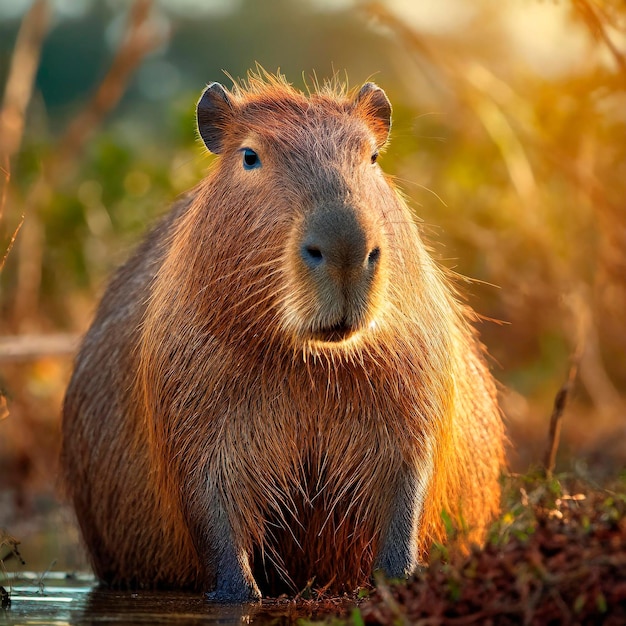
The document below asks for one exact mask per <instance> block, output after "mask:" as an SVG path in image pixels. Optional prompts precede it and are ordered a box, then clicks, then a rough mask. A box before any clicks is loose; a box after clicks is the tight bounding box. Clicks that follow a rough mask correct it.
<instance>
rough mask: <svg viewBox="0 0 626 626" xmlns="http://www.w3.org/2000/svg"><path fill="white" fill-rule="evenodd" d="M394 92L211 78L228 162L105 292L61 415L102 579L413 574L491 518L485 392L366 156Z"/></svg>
mask: <svg viewBox="0 0 626 626" xmlns="http://www.w3.org/2000/svg"><path fill="white" fill-rule="evenodd" d="M390 124H391V106H390V104H389V101H388V100H387V97H386V95H385V94H384V92H383V91H382V90H381V89H379V88H378V87H376V86H375V85H373V84H372V83H367V84H366V85H364V86H363V87H362V88H361V90H360V91H359V92H358V93H355V94H348V93H345V91H344V90H343V89H342V88H339V87H329V86H326V87H323V88H321V89H320V90H319V92H317V93H314V94H312V95H310V96H305V95H304V94H302V93H300V92H298V91H297V90H295V89H293V88H292V87H290V86H289V85H288V84H287V83H285V81H284V80H283V79H281V78H274V77H271V76H263V77H260V76H252V77H251V78H250V79H249V81H248V84H247V85H246V86H243V87H235V88H234V89H233V90H232V91H231V92H229V91H227V90H225V89H224V88H223V87H222V86H221V85H219V84H218V83H212V84H211V85H209V86H208V87H207V89H206V90H205V92H204V93H203V95H202V97H201V99H200V101H199V103H198V129H199V132H200V136H201V137H202V139H203V141H204V143H205V145H206V146H207V147H208V149H209V150H210V151H211V152H214V153H216V154H218V155H219V157H218V158H217V159H216V161H215V162H214V163H213V164H212V167H211V170H210V173H209V174H208V176H207V177H206V179H205V180H203V181H202V182H201V183H200V184H199V185H198V187H197V188H195V189H194V190H193V191H192V192H190V193H189V194H188V195H187V196H186V197H184V198H182V199H181V200H180V201H179V202H178V203H177V204H176V205H175V206H174V208H173V209H172V211H171V212H170V213H169V215H168V216H167V217H166V218H165V219H164V220H162V221H161V223H160V224H159V225H158V226H157V227H156V229H154V230H153V231H152V233H151V234H150V235H149V236H148V237H147V239H146V240H145V241H144V243H143V244H142V245H141V246H140V248H139V250H138V251H137V252H136V254H135V256H133V257H132V258H131V259H130V261H128V262H127V264H126V265H125V266H124V267H122V268H121V270H119V272H118V273H117V275H116V276H115V278H114V279H113V281H112V283H111V285H110V286H109V288H108V290H107V292H106V293H105V295H104V297H103V300H102V303H101V305H100V308H99V310H98V313H97V315H96V319H95V321H94V323H93V325H92V327H91V329H90V330H89V332H88V333H87V336H86V338H85V341H84V343H83V346H82V349H81V351H80V353H79V355H78V358H77V361H76V368H75V371H74V375H73V378H72V380H71V383H70V386H69V389H68V392H67V397H66V400H65V407H64V419H63V454H62V462H63V467H64V474H65V478H66V483H67V486H68V490H69V494H70V496H71V498H72V500H73V503H74V506H75V509H76V514H77V517H78V521H79V523H80V526H81V529H82V533H83V536H84V539H85V541H86V544H87V547H88V549H89V551H90V554H91V557H92V561H93V566H94V569H95V572H96V574H97V575H98V576H99V578H100V579H101V580H103V581H105V582H108V583H110V584H113V585H121V586H150V587H153V586H173V587H188V588H195V589H203V590H205V591H207V592H209V596H210V597H211V598H214V599H216V600H221V601H240V600H245V599H250V598H254V597H258V596H259V594H260V592H261V591H262V592H264V593H268V594H276V593H279V592H281V591H283V590H285V589H287V590H289V589H291V590H294V591H295V590H298V589H300V588H302V587H304V586H305V585H306V584H307V582H308V581H309V580H311V579H314V584H315V585H316V586H319V587H326V586H328V588H329V589H330V590H333V591H336V592H340V591H342V590H351V589H354V588H356V587H358V586H359V585H361V584H363V583H365V582H367V580H368V578H369V577H370V576H371V574H372V572H373V570H375V569H380V570H382V571H383V572H385V573H386V574H387V575H388V576H391V577H401V576H406V575H408V574H409V573H410V572H411V571H413V570H414V569H415V567H416V565H417V564H418V563H419V562H420V560H421V559H423V558H424V556H425V554H426V552H427V550H428V546H429V545H430V543H431V542H432V541H433V540H437V541H444V540H445V534H446V530H445V525H444V523H443V519H444V515H443V513H444V511H445V512H446V513H447V515H448V516H450V517H451V519H453V520H454V521H455V522H456V524H457V525H458V526H459V527H463V528H466V529H468V531H467V534H466V537H465V541H468V542H469V541H478V542H480V541H481V540H482V539H483V538H484V533H485V529H486V525H487V524H488V522H489V521H490V519H491V518H492V516H493V515H494V513H495V512H496V511H497V507H498V504H499V487H498V477H499V473H500V469H501V465H502V461H503V453H502V439H503V432H502V425H501V421H500V415H499V410H498V407H497V403H496V399H495V397H496V392H495V386H494V382H493V379H492V378H491V375H490V374H489V372H488V370H487V368H486V366H485V364H484V360H483V356H482V349H481V346H480V344H479V343H478V341H477V340H476V338H475V335H474V333H473V331H472V329H471V327H470V325H469V323H468V321H467V317H468V313H469V312H468V311H466V310H465V309H464V308H463V307H461V306H460V305H459V304H458V303H457V301H456V300H455V298H454V297H453V295H452V293H451V290H450V288H449V287H448V285H447V283H446V280H445V278H444V276H443V275H442V272H441V271H440V270H439V269H438V268H437V267H436V265H435V264H434V263H433V261H432V259H431V258H430V257H429V255H428V254H427V252H426V250H425V248H424V245H423V244H422V242H421V240H420V236H419V232H418V229H417V227H416V225H415V223H414V221H413V220H412V217H411V213H410V211H409V210H408V208H407V207H406V205H405V203H404V202H403V200H402V199H401V197H400V196H399V195H398V193H397V192H396V191H395V190H394V188H393V186H392V184H391V183H390V181H389V180H388V179H387V178H386V177H385V175H384V174H383V172H382V171H381V169H380V167H379V166H378V164H377V163H376V159H377V155H378V151H379V150H380V149H381V148H382V147H383V146H384V145H385V143H386V141H387V137H388V133H389V128H390Z"/></svg>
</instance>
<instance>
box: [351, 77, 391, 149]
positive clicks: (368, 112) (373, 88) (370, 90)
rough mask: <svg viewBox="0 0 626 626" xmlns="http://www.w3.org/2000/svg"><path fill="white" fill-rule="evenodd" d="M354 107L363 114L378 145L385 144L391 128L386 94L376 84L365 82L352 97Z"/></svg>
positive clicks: (389, 107) (389, 108) (389, 105)
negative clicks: (354, 96)
mask: <svg viewBox="0 0 626 626" xmlns="http://www.w3.org/2000/svg"><path fill="white" fill-rule="evenodd" d="M354 107H355V109H357V110H359V111H361V113H362V114H363V115H364V116H365V119H366V120H367V122H368V124H369V126H370V128H371V129H372V130H373V132H374V136H375V137H376V144H377V145H378V147H379V148H380V147H382V146H383V145H385V143H387V139H388V138H389V130H390V129H391V102H389V99H388V98H387V94H386V93H385V92H384V91H383V90H382V89H381V88H380V87H379V86H378V85H375V84H374V83H365V85H363V87H361V91H359V93H358V94H357V96H356V98H355V99H354Z"/></svg>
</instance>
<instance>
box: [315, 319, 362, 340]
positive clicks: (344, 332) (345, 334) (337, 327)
mask: <svg viewBox="0 0 626 626" xmlns="http://www.w3.org/2000/svg"><path fill="white" fill-rule="evenodd" d="M357 330H358V328H356V327H355V326H353V325H352V324H349V323H348V322H346V321H345V320H342V321H341V322H338V323H337V324H333V325H332V326H327V327H325V328H319V329H317V330H316V331H315V332H314V333H313V338H314V339H316V340H317V341H324V342H326V343H339V342H341V341H345V340H346V339H348V338H349V337H351V336H352V335H353V334H354V333H355V332H357Z"/></svg>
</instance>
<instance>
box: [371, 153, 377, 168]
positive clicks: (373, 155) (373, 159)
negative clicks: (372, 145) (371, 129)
mask: <svg viewBox="0 0 626 626" xmlns="http://www.w3.org/2000/svg"><path fill="white" fill-rule="evenodd" d="M377 158H378V150H376V152H374V153H373V154H372V165H374V163H376V159H377Z"/></svg>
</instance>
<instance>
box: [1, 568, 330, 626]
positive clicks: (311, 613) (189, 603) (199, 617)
mask: <svg viewBox="0 0 626 626" xmlns="http://www.w3.org/2000/svg"><path fill="white" fill-rule="evenodd" d="M8 582H10V583H11V585H10V588H9V586H8ZM2 584H3V585H4V587H5V589H6V590H7V591H10V595H11V605H10V607H9V608H7V609H1V608H0V624H7V625H11V626H18V625H20V626H21V625H23V624H24V625H25V624H51V625H58V626H61V625H64V626H66V625H67V624H72V625H86V624H156V625H158V624H176V625H185V626H186V625H191V624H202V625H209V624H219V625H220V626H230V625H235V624H238V625H240V624H294V623H296V621H297V620H299V619H302V618H305V619H306V618H308V619H311V618H313V619H321V618H322V617H323V616H324V614H328V609H326V610H321V607H320V606H319V605H317V606H316V603H312V602H310V603H300V604H294V603H293V602H288V601H284V602H281V601H263V602H261V603H250V604H239V605H216V604H211V603H210V602H208V601H207V600H206V599H205V598H204V596H203V595H202V594H198V593H184V592H163V591H159V592H154V591H136V592H130V591H129V592H121V591H112V590H110V589H102V588H99V587H97V585H96V581H95V580H94V578H93V576H91V575H74V574H73V575H68V574H64V573H60V572H51V573H48V574H46V575H45V577H44V578H43V580H42V576H41V574H36V573H30V572H26V573H24V572H22V573H20V574H19V575H16V574H10V575H9V579H8V580H7V579H6V577H3V581H2Z"/></svg>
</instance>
